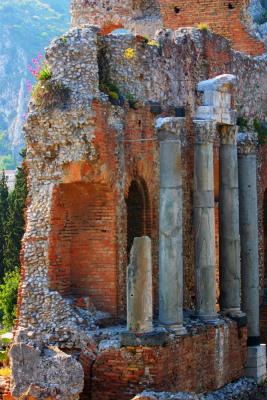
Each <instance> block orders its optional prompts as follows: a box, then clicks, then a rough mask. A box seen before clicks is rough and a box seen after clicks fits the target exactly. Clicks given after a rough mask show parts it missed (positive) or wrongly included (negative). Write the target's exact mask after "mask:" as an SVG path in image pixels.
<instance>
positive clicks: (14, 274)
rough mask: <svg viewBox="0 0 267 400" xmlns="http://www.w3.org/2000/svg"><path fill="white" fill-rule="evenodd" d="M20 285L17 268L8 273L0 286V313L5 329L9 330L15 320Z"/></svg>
mask: <svg viewBox="0 0 267 400" xmlns="http://www.w3.org/2000/svg"><path fill="white" fill-rule="evenodd" d="M19 283H20V272H19V268H16V269H15V270H14V271H8V272H6V274H5V275H4V279H3V283H2V284H1V285H0V311H1V312H2V323H3V326H4V328H5V329H7V330H8V329H11V328H12V326H13V324H14V321H15V319H16V305H17V295H18V288H19Z"/></svg>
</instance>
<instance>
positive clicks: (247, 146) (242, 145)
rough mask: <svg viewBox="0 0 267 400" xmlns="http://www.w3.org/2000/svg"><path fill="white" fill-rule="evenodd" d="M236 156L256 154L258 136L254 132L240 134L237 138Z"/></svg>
mask: <svg viewBox="0 0 267 400" xmlns="http://www.w3.org/2000/svg"><path fill="white" fill-rule="evenodd" d="M237 145H238V146H237V149H238V154H256V152H257V145H258V136H257V133H255V132H240V133H239V134H238V137H237Z"/></svg>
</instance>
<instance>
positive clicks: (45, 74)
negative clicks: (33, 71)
mask: <svg viewBox="0 0 267 400" xmlns="http://www.w3.org/2000/svg"><path fill="white" fill-rule="evenodd" d="M36 78H37V80H38V81H41V82H45V81H48V80H49V79H51V70H50V67H49V65H48V64H43V66H42V69H41V70H40V71H39V72H38V75H37V77H36Z"/></svg>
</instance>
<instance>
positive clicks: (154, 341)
mask: <svg viewBox="0 0 267 400" xmlns="http://www.w3.org/2000/svg"><path fill="white" fill-rule="evenodd" d="M167 339H168V332H167V331H166V330H165V329H160V328H155V329H154V330H153V331H151V332H143V333H135V332H131V331H126V332H122V333H121V334H120V340H121V345H122V346H124V347H128V346H130V347H138V346H148V347H154V346H164V344H165V343H166V342H167Z"/></svg>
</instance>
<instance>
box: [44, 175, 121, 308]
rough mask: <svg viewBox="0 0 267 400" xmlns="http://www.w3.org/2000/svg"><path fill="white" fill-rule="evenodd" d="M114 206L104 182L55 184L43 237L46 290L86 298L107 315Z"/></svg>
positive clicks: (112, 289)
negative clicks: (46, 251)
mask: <svg viewBox="0 0 267 400" xmlns="http://www.w3.org/2000/svg"><path fill="white" fill-rule="evenodd" d="M115 209H116V205H115V201H114V194H113V193H112V192H111V191H110V189H109V188H108V187H107V186H106V185H101V184H89V183H69V184H61V185H59V187H58V188H57V189H56V190H55V192H54V197H53V204H52V215H51V234H50V238H49V249H50V250H49V262H50V267H49V282H50V288H51V289H53V290H57V291H58V292H59V293H61V294H62V295H65V296H74V297H75V298H81V297H84V296H86V297H89V298H90V300H91V301H92V302H93V304H94V305H95V306H96V308H97V309H99V310H101V311H106V312H110V313H111V314H112V315H116V312H117V257H116V214H115Z"/></svg>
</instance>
